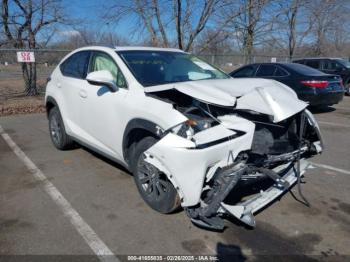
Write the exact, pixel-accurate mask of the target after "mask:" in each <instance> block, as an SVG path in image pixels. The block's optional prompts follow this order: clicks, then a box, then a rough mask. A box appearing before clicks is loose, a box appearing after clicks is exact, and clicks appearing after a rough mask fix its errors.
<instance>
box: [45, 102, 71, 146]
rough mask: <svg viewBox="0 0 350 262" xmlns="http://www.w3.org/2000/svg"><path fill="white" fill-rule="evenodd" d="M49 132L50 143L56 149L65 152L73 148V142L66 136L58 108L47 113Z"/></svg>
mask: <svg viewBox="0 0 350 262" xmlns="http://www.w3.org/2000/svg"><path fill="white" fill-rule="evenodd" d="M49 131H50V137H51V141H52V143H53V144H54V146H55V147H56V148H57V149H59V150H67V149H70V148H72V147H73V144H74V142H73V140H72V139H71V138H70V137H69V136H68V135H67V134H66V129H65V128H64V124H63V121H62V117H61V113H60V110H59V109H58V107H54V108H52V109H51V110H50V112H49Z"/></svg>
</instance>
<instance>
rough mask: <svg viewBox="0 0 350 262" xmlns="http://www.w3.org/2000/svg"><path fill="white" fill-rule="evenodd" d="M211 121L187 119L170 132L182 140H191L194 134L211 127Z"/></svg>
mask: <svg viewBox="0 0 350 262" xmlns="http://www.w3.org/2000/svg"><path fill="white" fill-rule="evenodd" d="M212 124H213V120H211V119H200V120H194V119H188V120H187V121H185V122H183V123H181V124H179V125H177V126H175V127H174V128H173V129H172V131H173V132H174V133H175V134H177V135H178V136H181V137H183V138H187V139H192V137H193V136H194V134H196V133H198V132H200V131H203V130H205V129H208V128H210V127H212Z"/></svg>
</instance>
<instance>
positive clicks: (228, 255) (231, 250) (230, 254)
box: [216, 242, 246, 262]
mask: <svg viewBox="0 0 350 262" xmlns="http://www.w3.org/2000/svg"><path fill="white" fill-rule="evenodd" d="M216 255H217V258H218V261H220V262H222V261H223V262H226V261H237V262H241V261H246V257H245V256H244V255H243V254H242V250H241V248H240V247H239V246H236V245H225V244H223V243H220V242H219V243H217V245H216Z"/></svg>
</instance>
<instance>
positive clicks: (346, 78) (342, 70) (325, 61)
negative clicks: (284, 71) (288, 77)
mask: <svg viewBox="0 0 350 262" xmlns="http://www.w3.org/2000/svg"><path fill="white" fill-rule="evenodd" d="M293 62H294V63H299V64H303V65H307V66H310V67H312V68H315V69H318V70H320V71H322V72H324V73H326V74H337V75H340V76H341V78H342V79H343V83H344V87H345V93H346V94H347V95H350V62H349V61H347V60H345V59H342V58H304V59H298V60H294V61H293Z"/></svg>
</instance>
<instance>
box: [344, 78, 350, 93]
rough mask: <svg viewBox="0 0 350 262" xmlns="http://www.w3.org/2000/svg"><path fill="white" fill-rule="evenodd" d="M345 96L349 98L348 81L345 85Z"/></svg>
mask: <svg viewBox="0 0 350 262" xmlns="http://www.w3.org/2000/svg"><path fill="white" fill-rule="evenodd" d="M345 94H346V95H348V96H350V81H348V82H347V83H346V85H345Z"/></svg>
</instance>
